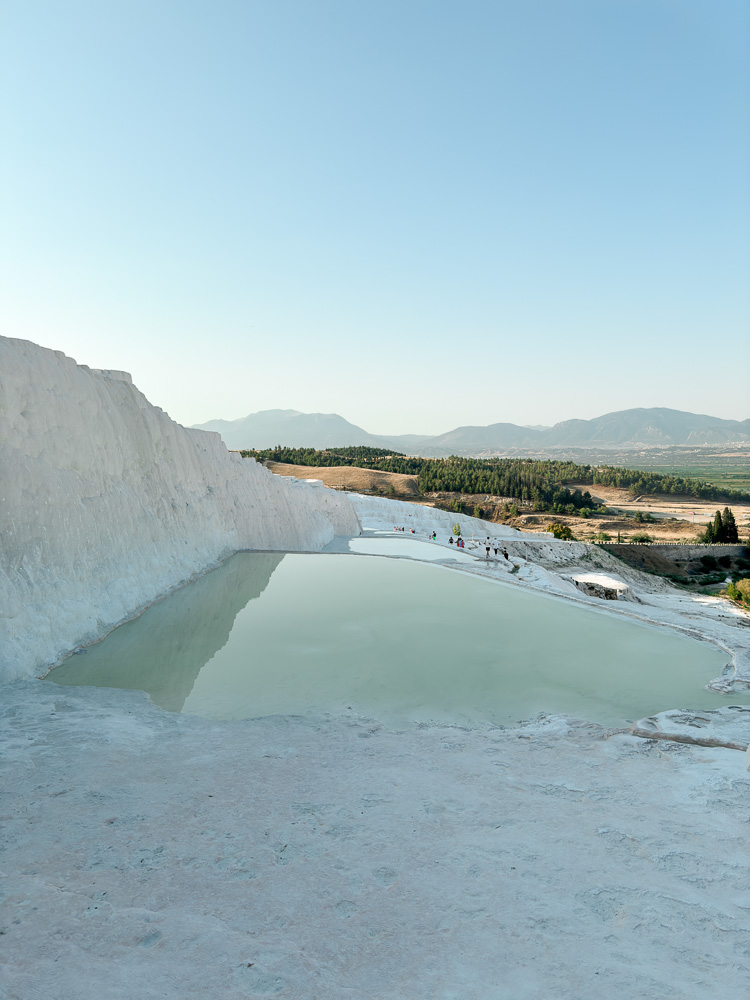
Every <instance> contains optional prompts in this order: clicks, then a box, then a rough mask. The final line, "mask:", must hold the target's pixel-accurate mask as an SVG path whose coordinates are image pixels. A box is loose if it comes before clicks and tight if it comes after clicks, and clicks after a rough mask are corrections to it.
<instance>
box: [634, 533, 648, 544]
mask: <svg viewBox="0 0 750 1000" xmlns="http://www.w3.org/2000/svg"><path fill="white" fill-rule="evenodd" d="M630 541H631V542H633V543H634V544H635V545H650V544H651V542H653V538H652V537H651V535H647V534H646V533H645V532H644V533H643V534H640V535H631V537H630Z"/></svg>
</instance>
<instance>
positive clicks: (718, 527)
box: [714, 510, 724, 545]
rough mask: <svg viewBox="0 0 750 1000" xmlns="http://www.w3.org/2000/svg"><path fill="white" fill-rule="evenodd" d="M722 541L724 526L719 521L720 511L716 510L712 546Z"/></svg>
mask: <svg viewBox="0 0 750 1000" xmlns="http://www.w3.org/2000/svg"><path fill="white" fill-rule="evenodd" d="M723 541H724V524H723V522H722V520H721V511H720V510H717V511H716V513H715V514H714V545H718V544H719V543H721V542H723Z"/></svg>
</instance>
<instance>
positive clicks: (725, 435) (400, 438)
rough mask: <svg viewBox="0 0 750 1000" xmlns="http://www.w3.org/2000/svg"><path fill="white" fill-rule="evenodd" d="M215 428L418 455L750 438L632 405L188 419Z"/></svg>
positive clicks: (737, 426) (704, 419)
mask: <svg viewBox="0 0 750 1000" xmlns="http://www.w3.org/2000/svg"><path fill="white" fill-rule="evenodd" d="M194 426H195V427H197V428H198V429H200V430H210V431H218V432H219V433H220V434H221V436H222V437H223V439H224V442H225V444H226V445H227V447H228V448H258V449H261V448H273V447H275V446H276V445H278V444H281V445H287V446H289V447H296V448H336V447H346V446H349V445H368V446H370V447H373V448H393V449H394V450H396V451H411V452H412V453H413V454H421V455H435V456H440V455H450V454H451V453H454V452H459V453H461V454H464V455H470V454H487V453H490V454H491V453H502V452H503V451H513V452H515V453H518V452H519V451H534V452H538V451H542V450H543V451H556V450H562V449H571V448H575V449H586V448H590V449H598V450H607V449H610V450H614V449H625V450H627V449H636V448H653V447H662V448H664V447H675V446H686V447H709V446H713V447H720V446H723V445H739V444H750V420H743V421H739V420H723V419H721V418H720V417H711V416H708V415H707V414H698V413H687V412H685V411H683V410H672V409H669V408H668V407H662V406H655V407H634V408H633V409H630V410H618V411H614V412H612V413H605V414H603V415H602V416H601V417H595V418H594V419H592V420H582V419H580V418H575V419H571V420H563V421H560V422H559V423H557V424H555V425H554V426H553V427H544V426H531V427H529V426H519V425H517V424H511V423H496V424H489V425H488V426H483V427H482V426H473V425H466V426H462V427H456V428H454V429H453V430H451V431H448V432H447V433H445V434H438V435H431V436H425V435H419V434H401V435H383V434H370V433H368V432H367V431H365V430H363V429H362V428H361V427H358V426H357V425H356V424H352V423H350V422H349V421H348V420H345V419H344V417H342V416H340V415H339V414H338V413H302V412H301V411H299V410H260V411H259V412H257V413H250V414H248V416H247V417H241V418H240V419H238V420H209V421H208V422H207V423H205V424H196V425H194Z"/></svg>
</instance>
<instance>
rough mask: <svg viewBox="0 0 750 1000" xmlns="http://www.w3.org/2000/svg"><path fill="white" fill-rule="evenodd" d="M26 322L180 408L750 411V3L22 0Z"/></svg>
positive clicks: (194, 415) (509, 416)
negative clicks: (657, 408)
mask: <svg viewBox="0 0 750 1000" xmlns="http://www.w3.org/2000/svg"><path fill="white" fill-rule="evenodd" d="M0 11H1V12H2V13H1V18H2V20H1V22H0V63H1V64H2V70H0V73H1V74H2V75H1V77H0V91H1V92H2V98H1V100H2V119H1V123H2V133H3V138H4V143H3V145H4V153H3V156H2V157H0V181H1V183H0V191H1V192H2V194H1V195H0V197H2V203H1V204H0V214H1V215H2V222H1V223H0V225H1V226H2V239H1V240H0V269H1V270H2V275H3V276H2V289H1V290H0V301H1V308H2V315H1V316H0V322H1V326H0V328H1V329H2V331H3V333H4V334H6V335H8V336H12V337H20V338H23V339H27V340H31V341H34V342H35V343H38V344H41V345H43V346H45V347H50V348H54V349H55V350H62V351H64V352H65V353H66V354H68V355H70V356H71V357H73V358H75V359H76V361H78V362H79V364H87V365H89V366H90V367H92V368H115V369H122V370H125V371H129V372H131V374H132V375H133V379H134V381H135V383H136V385H137V386H138V387H139V388H140V389H141V390H142V391H143V392H144V393H145V394H146V396H147V397H148V398H149V399H150V400H151V402H153V403H155V404H156V405H158V406H161V407H162V408H163V409H165V410H167V411H168V412H169V414H170V415H171V416H172V417H173V418H174V419H175V420H178V421H179V422H180V423H184V424H186V425H189V424H193V423H201V422H204V421H207V420H210V419H214V418H222V419H226V420H233V419H237V418H240V417H243V416H245V415H247V414H249V413H253V412H256V411H258V410H264V409H274V408H281V409H286V408H289V409H296V410H301V411H303V412H325V413H332V412H336V413H340V414H341V415H342V416H344V417H346V419H348V420H350V421H352V422H353V423H355V424H358V425H360V426H362V427H364V428H365V429H366V430H368V431H369V432H371V433H380V434H394V433H421V434H438V433H442V432H445V431H448V430H450V429H452V428H453V427H456V426H459V425H466V424H476V425H483V424H490V423H496V422H500V421H508V422H511V423H517V424H533V425H536V424H553V423H555V422H556V421H559V420H565V419H569V418H573V417H578V418H584V419H588V418H592V417H595V416H599V415H601V414H603V413H608V412H612V411H614V410H620V409H626V408H629V407H634V406H667V407H672V408H674V409H680V410H689V411H692V412H698V413H709V414H711V415H714V416H719V417H724V418H728V419H746V418H748V417H750V281H749V280H748V279H749V278H750V101H749V100H748V98H749V97H750V87H749V82H750V81H749V74H750V4H748V3H747V0H705V2H704V0H487V2H485V0H464V2H462V3H455V2H444V0H307V2H303V0H258V2H254V0H202V2H199V0H105V2H103V0H3V2H2V4H0Z"/></svg>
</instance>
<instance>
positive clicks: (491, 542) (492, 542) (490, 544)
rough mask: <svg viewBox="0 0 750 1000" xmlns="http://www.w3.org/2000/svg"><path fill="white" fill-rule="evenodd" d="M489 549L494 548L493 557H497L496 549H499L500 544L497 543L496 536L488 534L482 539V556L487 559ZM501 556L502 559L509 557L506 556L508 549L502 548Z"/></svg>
mask: <svg viewBox="0 0 750 1000" xmlns="http://www.w3.org/2000/svg"><path fill="white" fill-rule="evenodd" d="M490 549H494V551H495V558H496V559H497V554H498V551H499V549H500V545H499V543H498V540H497V539H496V538H490V536H489V535H488V536H487V537H486V538H485V540H484V551H485V557H484V558H485V559H489V558H490ZM503 558H504V559H508V558H509V557H508V550H507V549H503Z"/></svg>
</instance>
